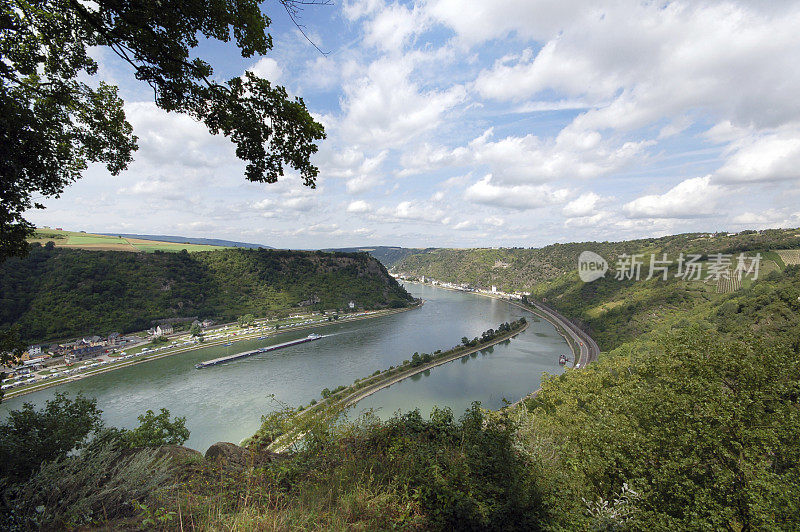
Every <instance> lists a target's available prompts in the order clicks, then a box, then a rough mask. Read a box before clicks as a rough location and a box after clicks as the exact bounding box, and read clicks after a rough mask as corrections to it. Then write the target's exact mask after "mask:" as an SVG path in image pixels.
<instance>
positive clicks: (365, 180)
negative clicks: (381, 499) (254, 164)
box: [29, 0, 800, 248]
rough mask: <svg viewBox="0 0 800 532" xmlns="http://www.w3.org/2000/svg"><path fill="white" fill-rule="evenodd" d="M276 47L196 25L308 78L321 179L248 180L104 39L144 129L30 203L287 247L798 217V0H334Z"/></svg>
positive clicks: (222, 65) (450, 241)
mask: <svg viewBox="0 0 800 532" xmlns="http://www.w3.org/2000/svg"><path fill="white" fill-rule="evenodd" d="M335 1H336V3H335V5H331V6H325V7H309V8H307V9H306V10H305V11H304V13H303V18H302V23H303V24H304V25H305V28H306V31H307V33H308V35H309V36H310V37H311V39H312V40H313V41H314V42H315V43H316V44H317V45H318V46H319V47H320V48H321V49H322V50H323V51H326V52H329V53H328V54H327V55H322V54H320V53H319V52H318V51H317V50H315V49H314V48H313V47H312V46H311V45H310V44H308V42H307V41H306V40H305V39H304V38H303V36H302V35H301V34H300V33H299V31H298V30H297V29H296V28H295V27H294V25H293V24H292V23H291V21H290V20H288V18H287V16H286V15H285V13H283V12H282V11H281V8H280V6H279V5H278V4H277V2H276V1H274V0H270V1H268V2H266V3H264V4H263V9H264V10H265V11H266V12H267V13H268V14H270V16H271V17H272V18H273V25H272V28H271V33H272V35H273V38H274V40H275V48H274V50H273V52H272V53H270V54H269V55H267V56H265V57H261V58H258V57H257V58H251V59H246V60H245V59H242V58H241V57H239V56H238V55H237V54H236V50H235V49H234V48H232V47H231V46H228V45H222V44H219V43H204V44H203V46H202V47H201V49H200V50H199V54H200V55H201V56H203V57H205V58H208V59H209V60H210V61H211V63H212V64H213V65H214V66H215V68H216V76H217V77H218V78H220V79H228V78H231V77H234V76H239V75H241V74H242V73H243V72H244V71H245V70H248V69H249V70H253V71H254V72H256V73H258V74H260V75H262V76H263V77H266V78H268V79H270V80H274V81H278V82H279V83H281V84H283V85H285V86H286V87H287V89H288V90H289V91H290V92H291V93H292V94H294V95H298V96H302V97H303V98H304V100H305V102H306V104H307V105H308V107H309V108H310V110H311V111H312V112H313V114H314V115H315V117H316V118H317V119H318V120H319V121H320V122H322V123H323V124H324V125H325V127H326V131H327V134H328V138H327V140H325V141H323V144H322V146H321V148H320V151H319V153H318V154H317V156H316V158H315V163H316V164H317V165H318V166H319V168H320V178H319V183H318V187H317V189H316V190H310V189H307V188H304V187H302V186H301V185H300V183H299V180H298V178H297V176H296V175H286V176H285V177H284V178H283V179H282V180H281V181H280V182H279V183H277V184H273V185H267V184H252V183H248V182H246V181H245V180H244V177H243V165H242V164H240V163H239V162H238V161H237V159H236V158H235V156H234V154H233V149H232V145H231V144H230V142H229V141H228V140H227V139H225V138H224V137H214V136H211V135H209V134H208V133H207V132H206V131H205V130H204V129H203V127H202V126H201V125H200V124H197V123H194V122H193V121H192V120H191V119H189V118H187V117H185V116H180V115H174V114H166V113H164V112H162V111H160V110H159V109H157V108H156V107H155V106H154V105H153V103H152V101H151V99H150V98H151V97H152V94H151V92H150V90H149V88H148V87H146V86H142V85H139V84H137V82H135V80H133V78H132V76H131V74H130V71H129V70H128V69H127V68H125V67H124V66H123V65H121V64H119V63H118V62H116V61H115V60H114V58H113V57H112V56H111V55H110V54H108V53H104V52H103V51H102V50H97V51H95V56H96V57H97V59H98V60H99V61H100V63H101V70H100V76H102V77H104V78H105V79H107V80H110V81H112V82H114V83H117V84H119V85H120V87H121V89H122V94H123V97H124V98H125V100H126V102H127V105H126V110H127V114H128V119H129V121H130V122H131V123H132V124H133V126H134V129H135V133H136V135H138V137H139V145H140V149H139V151H138V152H137V153H136V155H135V156H136V162H135V163H134V164H133V165H132V166H131V167H130V169H129V171H127V172H125V173H123V174H122V175H120V176H117V177H112V176H109V175H108V174H107V172H105V171H104V170H103V169H102V168H101V167H93V168H90V169H89V171H88V172H87V174H86V176H85V178H84V179H82V180H81V181H79V182H78V183H76V184H75V185H73V186H71V187H69V188H68V189H67V191H66V192H65V193H64V194H63V195H62V197H61V198H60V199H50V200H46V201H44V202H43V203H44V204H45V205H46V206H47V207H48V208H47V209H46V210H44V211H32V212H30V213H29V218H30V220H32V221H33V222H35V223H37V224H39V225H50V226H58V227H64V228H65V229H66V228H69V229H74V230H86V231H90V232H92V231H95V232H129V233H149V234H171V235H174V234H177V235H186V236H203V237H216V238H228V239H234V240H243V241H249V242H258V243H263V244H267V245H271V246H276V247H285V248H318V247H341V246H350V245H370V244H372V245H374V244H384V245H403V246H450V247H453V246H455V247H474V246H482V247H484V246H526V247H528V246H539V245H544V244H548V243H552V242H567V241H582V240H621V239H628V238H634V237H644V236H658V235H663V234H673V233H679V232H686V231H715V230H728V231H735V230H741V229H744V228H766V227H798V226H800V186H799V185H800V68H798V58H800V31H798V28H800V2H799V1H781V0H749V1H741V2H737V1H720V2H717V1H700V0H691V1H689V0H687V1H676V2H668V1H658V2H649V1H643V0H639V1H636V0H630V1H628V0H610V1H607V0H602V1H595V2H586V1H585V0H505V1H493V2H487V1H485V0H420V1H418V2H415V3H413V2H412V3H407V2H398V3H389V2H384V1H383V0H364V1H360V0H347V1H339V0H335Z"/></svg>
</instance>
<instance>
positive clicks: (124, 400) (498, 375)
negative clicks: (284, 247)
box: [0, 284, 569, 451]
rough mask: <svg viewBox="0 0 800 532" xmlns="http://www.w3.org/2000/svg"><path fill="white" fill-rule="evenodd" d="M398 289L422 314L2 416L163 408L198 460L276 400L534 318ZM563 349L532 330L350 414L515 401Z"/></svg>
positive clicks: (293, 401)
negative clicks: (83, 408) (91, 402)
mask: <svg viewBox="0 0 800 532" xmlns="http://www.w3.org/2000/svg"><path fill="white" fill-rule="evenodd" d="M405 286H406V289H407V290H408V291H409V292H410V293H411V294H413V295H414V296H415V297H421V298H423V299H425V301H426V303H425V305H423V306H422V307H421V308H420V309H417V310H411V311H409V312H402V313H399V314H394V315H391V316H386V317H381V318H375V319H369V320H362V321H355V322H351V323H334V324H332V325H328V326H324V327H319V328H317V329H315V330H314V332H317V333H320V334H325V335H330V336H327V337H325V338H323V339H321V340H318V341H315V342H308V343H305V344H300V345H296V346H292V347H289V348H286V349H281V350H278V351H274V352H271V353H264V354H259V355H255V356H252V357H249V358H246V359H242V360H238V361H235V362H231V363H228V364H224V365H220V366H214V367H210V368H205V369H202V370H198V369H195V367H194V365H195V364H196V363H197V362H200V361H202V360H208V359H211V358H216V357H219V356H223V355H225V354H229V353H230V354H232V353H236V352H239V351H246V350H250V349H254V348H256V347H262V346H266V345H271V344H276V343H280V342H285V341H288V340H292V339H295V338H301V337H304V336H306V335H308V333H309V332H310V331H297V332H294V333H285V334H281V335H279V336H276V337H272V338H270V339H269V340H245V341H241V342H236V343H234V344H233V345H232V346H230V347H223V346H214V347H207V348H203V349H200V350H197V351H190V352H188V353H183V354H178V355H173V356H169V357H165V358H162V359H159V360H154V361H152V362H147V363H144V364H139V365H136V366H132V367H128V368H123V369H119V370H115V371H110V372H107V373H104V374H101V375H97V376H93V377H88V378H86V379H82V380H79V381H75V382H72V383H69V384H64V385H61V386H56V387H53V388H48V389H46V390H42V391H40V392H35V393H32V394H28V395H25V396H21V397H17V398H14V399H9V400H7V401H3V403H2V404H0V417H5V413H6V412H8V410H9V409H17V408H19V407H20V406H21V405H22V403H24V402H30V403H33V404H34V405H37V406H38V405H43V404H44V402H45V401H46V400H47V399H50V398H52V397H53V395H54V394H55V393H56V392H69V393H70V395H74V394H75V393H77V392H83V393H84V394H85V395H88V396H93V397H96V398H97V403H98V406H99V407H100V408H101V409H102V410H103V419H104V420H105V422H106V423H107V424H108V425H111V426H117V427H126V428H130V427H134V426H136V425H137V424H138V422H137V419H136V418H137V416H138V415H139V414H141V413H143V412H145V411H146V410H147V409H152V410H155V411H158V409H159V408H161V407H165V408H167V409H169V411H170V413H171V414H172V415H177V416H185V417H186V426H187V427H188V428H189V430H191V437H190V438H189V440H188V441H187V442H186V445H187V446H189V447H192V448H194V449H198V450H200V451H204V450H205V449H207V448H208V447H209V446H210V445H211V444H212V443H214V442H217V441H232V442H235V443H238V442H239V441H241V440H242V439H243V438H245V437H247V436H250V435H252V434H253V433H254V432H255V431H256V429H258V427H259V425H260V419H261V416H262V415H263V414H266V413H268V412H270V411H272V410H274V409H276V408H278V407H279V403H283V404H287V405H291V406H298V405H301V404H308V402H309V401H311V400H312V399H314V398H317V399H319V393H320V391H321V390H322V389H323V388H330V389H333V388H335V387H336V386H338V385H340V384H350V383H352V382H353V381H354V380H355V379H356V378H361V377H365V376H367V375H369V374H371V373H373V372H374V371H375V370H379V369H385V368H387V367H389V366H390V365H395V366H396V365H398V364H400V363H402V361H403V360H405V359H410V358H411V355H412V354H413V353H414V352H415V351H418V352H420V353H422V352H432V351H434V350H436V349H442V350H444V349H447V348H450V347H452V346H454V345H456V344H458V343H459V342H460V339H461V338H462V337H463V336H467V337H469V338H472V337H475V336H478V335H480V333H482V332H483V331H485V330H486V329H489V328H496V327H497V325H498V324H500V323H502V322H505V321H512V320H514V319H517V318H518V317H519V316H523V315H524V316H526V317H527V318H528V319H529V320H534V319H535V318H534V317H533V315H531V314H530V313H528V312H526V311H524V310H522V309H519V308H517V307H515V306H513V305H509V304H508V303H506V302H503V301H499V300H495V299H490V298H486V297H481V296H477V295H474V294H468V293H463V292H454V291H449V290H443V289H439V288H433V287H430V286H422V285H417V284H406V285H405ZM566 352H569V351H568V347H567V344H566V342H565V341H564V339H563V338H562V337H561V336H560V335H559V334H558V333H557V332H556V330H555V329H554V328H553V326H552V325H550V324H549V323H547V322H545V321H543V320H542V321H537V322H534V323H532V324H531V326H530V327H529V328H528V329H527V330H526V331H524V332H523V333H521V334H520V335H518V336H517V337H515V338H514V339H513V340H511V341H510V342H506V343H503V344H498V345H496V346H494V347H492V348H489V349H487V350H484V351H482V352H480V353H476V354H474V355H472V356H469V357H465V358H462V359H459V360H455V361H453V362H449V363H447V364H444V365H442V366H438V367H436V368H433V369H431V370H430V371H429V372H426V373H424V374H420V375H416V376H414V377H412V378H409V379H406V380H405V381H402V382H400V383H397V384H394V385H392V386H391V387H389V388H386V389H384V390H381V391H379V392H377V393H376V394H374V395H372V396H370V397H367V398H366V399H364V400H363V401H361V402H360V403H358V405H357V406H356V411H357V412H358V411H362V410H364V409H366V408H371V409H374V410H375V411H376V412H377V414H378V415H379V416H380V417H383V418H386V417H387V416H389V415H391V414H392V413H393V412H394V411H395V410H398V409H400V410H410V409H413V408H420V410H421V411H423V412H424V413H425V414H427V413H428V412H429V411H430V409H431V407H432V406H433V405H434V404H437V405H440V406H449V407H451V408H452V409H453V410H454V412H455V413H456V414H457V415H459V414H460V413H462V412H463V411H464V410H465V409H466V408H467V407H468V406H469V404H470V403H471V402H472V401H475V400H477V401H481V403H482V404H483V405H484V406H485V407H488V408H497V407H499V406H501V405H502V400H503V398H506V399H508V400H510V401H516V400H517V399H519V398H520V397H522V396H523V395H525V394H527V393H528V392H530V391H532V390H534V389H536V388H538V387H539V382H540V379H541V375H542V372H548V373H552V374H556V373H560V372H561V371H562V368H561V367H559V365H558V360H557V359H558V355H559V354H560V353H566ZM272 396H274V399H273V397H272Z"/></svg>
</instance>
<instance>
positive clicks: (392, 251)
mask: <svg viewBox="0 0 800 532" xmlns="http://www.w3.org/2000/svg"><path fill="white" fill-rule="evenodd" d="M434 249H436V248H424V249H423V248H404V247H399V246H365V247H360V248H330V249H323V250H322V251H342V252H346V253H356V252H367V253H369V254H370V255H372V256H373V257H375V258H376V259H378V260H379V261H381V263H382V264H383V265H384V266H386V267H387V268H391V267H392V266H394V265H395V264H397V263H398V262H400V261H401V260H403V259H404V258H406V257H408V256H409V255H415V254H419V253H429V252H431V251H433V250H434Z"/></svg>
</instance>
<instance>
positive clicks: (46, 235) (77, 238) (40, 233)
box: [28, 228, 225, 253]
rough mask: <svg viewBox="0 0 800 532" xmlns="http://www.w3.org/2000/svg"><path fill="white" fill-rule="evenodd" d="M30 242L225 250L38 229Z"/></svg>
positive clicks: (145, 249)
mask: <svg viewBox="0 0 800 532" xmlns="http://www.w3.org/2000/svg"><path fill="white" fill-rule="evenodd" d="M28 242H31V243H33V242H38V243H39V244H42V245H44V244H46V243H47V242H53V244H55V246H56V247H63V248H77V249H93V250H100V251H131V252H134V253H136V252H147V253H152V252H153V251H172V252H177V251H182V250H184V249H185V250H186V251H190V252H194V251H212V250H216V249H225V248H224V247H223V246H211V245H200V244H187V243H183V244H182V243H178V242H161V241H158V240H142V239H138V238H122V237H118V236H109V235H96V234H93V233H84V232H82V231H81V232H77V231H59V230H56V229H47V228H41V229H40V228H37V229H36V232H35V233H34V234H33V236H32V237H31V238H29V239H28Z"/></svg>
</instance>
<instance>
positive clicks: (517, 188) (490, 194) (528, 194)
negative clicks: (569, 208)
mask: <svg viewBox="0 0 800 532" xmlns="http://www.w3.org/2000/svg"><path fill="white" fill-rule="evenodd" d="M568 196H569V191H568V190H566V189H558V190H554V189H553V188H552V187H550V186H549V185H537V186H534V185H513V186H503V185H496V184H494V183H493V182H492V174H488V175H486V176H485V177H484V178H483V179H481V180H479V181H477V182H475V183H473V184H472V185H470V186H469V187H468V188H467V190H466V192H465V193H464V197H465V198H466V199H467V200H469V201H471V202H473V203H479V204H483V205H493V206H495V207H504V208H509V209H518V210H527V209H536V208H539V207H545V206H548V205H554V204H559V203H563V202H564V200H565V199H566V198H567V197H568Z"/></svg>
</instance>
